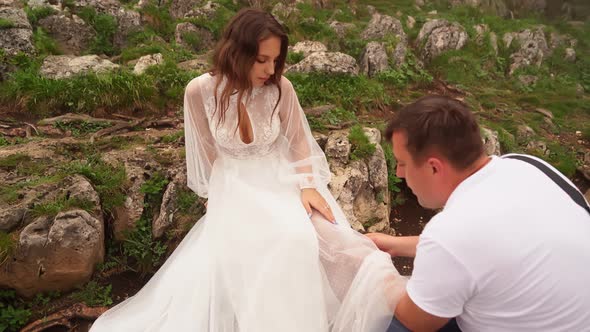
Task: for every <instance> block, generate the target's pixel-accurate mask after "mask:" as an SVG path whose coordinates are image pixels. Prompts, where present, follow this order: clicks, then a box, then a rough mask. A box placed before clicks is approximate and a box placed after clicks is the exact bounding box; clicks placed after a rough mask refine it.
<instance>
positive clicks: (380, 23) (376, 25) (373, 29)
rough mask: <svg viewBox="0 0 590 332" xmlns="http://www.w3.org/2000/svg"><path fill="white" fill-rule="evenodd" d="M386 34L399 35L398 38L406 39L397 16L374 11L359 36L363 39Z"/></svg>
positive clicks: (380, 37) (377, 37) (375, 37)
mask: <svg viewBox="0 0 590 332" xmlns="http://www.w3.org/2000/svg"><path fill="white" fill-rule="evenodd" d="M388 35H394V36H400V39H404V40H405V39H406V33H405V32H404V29H403V27H402V24H401V22H400V21H399V20H398V19H397V18H393V17H391V16H388V15H381V14H379V13H375V14H373V16H372V18H371V21H370V22H369V25H368V26H367V28H366V29H365V30H364V31H363V32H362V33H361V38H362V39H365V40H367V39H383V38H384V37H385V36H388Z"/></svg>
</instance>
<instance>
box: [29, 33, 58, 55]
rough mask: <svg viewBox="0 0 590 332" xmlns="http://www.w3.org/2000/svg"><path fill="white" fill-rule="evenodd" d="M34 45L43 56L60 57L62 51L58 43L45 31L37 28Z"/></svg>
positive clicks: (34, 34)
mask: <svg viewBox="0 0 590 332" xmlns="http://www.w3.org/2000/svg"><path fill="white" fill-rule="evenodd" d="M33 44H34V45H35V49H36V50H37V52H38V53H39V54H42V55H59V54H61V51H60V50H59V48H58V46H57V42H56V41H55V40H54V39H53V38H51V37H50V36H49V35H48V34H47V32H45V30H43V28H41V27H37V28H36V29H35V32H34V33H33Z"/></svg>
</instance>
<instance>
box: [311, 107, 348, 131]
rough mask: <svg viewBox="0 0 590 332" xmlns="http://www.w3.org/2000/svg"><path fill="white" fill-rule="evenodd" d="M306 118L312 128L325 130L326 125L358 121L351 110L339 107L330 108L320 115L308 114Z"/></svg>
mask: <svg viewBox="0 0 590 332" xmlns="http://www.w3.org/2000/svg"><path fill="white" fill-rule="evenodd" d="M307 120H308V121H309V125H310V127H311V129H312V130H325V129H326V125H331V126H337V125H340V124H342V123H345V122H352V123H357V122H358V120H357V117H356V114H354V112H353V111H349V110H345V109H343V108H341V107H336V108H334V109H331V110H329V111H328V112H325V113H323V114H322V115H320V116H308V117H307Z"/></svg>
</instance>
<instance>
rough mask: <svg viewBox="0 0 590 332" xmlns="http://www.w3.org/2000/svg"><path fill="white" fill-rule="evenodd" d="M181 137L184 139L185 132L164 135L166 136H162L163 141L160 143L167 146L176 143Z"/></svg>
mask: <svg viewBox="0 0 590 332" xmlns="http://www.w3.org/2000/svg"><path fill="white" fill-rule="evenodd" d="M181 137H184V130H179V131H177V132H175V133H173V134H169V135H164V136H162V139H161V141H160V142H162V143H165V144H170V143H175V142H177V141H178V140H179V139H180V138H181Z"/></svg>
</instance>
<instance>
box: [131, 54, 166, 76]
mask: <svg viewBox="0 0 590 332" xmlns="http://www.w3.org/2000/svg"><path fill="white" fill-rule="evenodd" d="M162 63H164V57H163V56H162V54H161V53H156V54H149V55H144V56H142V57H141V58H139V61H137V64H136V65H135V67H134V68H133V73H134V74H136V75H141V74H143V73H144V72H145V71H146V69H148V68H149V67H152V66H157V65H161V64H162Z"/></svg>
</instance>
